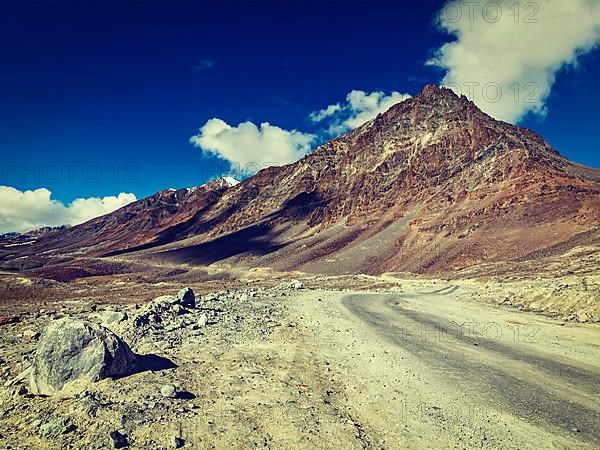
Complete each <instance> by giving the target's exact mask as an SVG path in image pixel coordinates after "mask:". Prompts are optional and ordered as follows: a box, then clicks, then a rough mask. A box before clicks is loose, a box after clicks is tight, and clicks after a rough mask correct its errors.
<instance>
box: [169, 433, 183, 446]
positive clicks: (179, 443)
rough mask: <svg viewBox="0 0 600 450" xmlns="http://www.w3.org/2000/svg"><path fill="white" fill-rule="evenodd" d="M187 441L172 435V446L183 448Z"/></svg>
mask: <svg viewBox="0 0 600 450" xmlns="http://www.w3.org/2000/svg"><path fill="white" fill-rule="evenodd" d="M184 443H185V441H184V440H183V439H181V438H180V437H179V436H171V447H172V448H181V447H183V444H184Z"/></svg>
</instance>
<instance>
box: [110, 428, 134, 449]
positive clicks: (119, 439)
mask: <svg viewBox="0 0 600 450" xmlns="http://www.w3.org/2000/svg"><path fill="white" fill-rule="evenodd" d="M110 438H111V439H112V441H113V447H114V448H123V447H127V446H128V445H129V444H128V442H127V435H126V434H121V433H119V432H118V431H117V430H115V431H111V432H110Z"/></svg>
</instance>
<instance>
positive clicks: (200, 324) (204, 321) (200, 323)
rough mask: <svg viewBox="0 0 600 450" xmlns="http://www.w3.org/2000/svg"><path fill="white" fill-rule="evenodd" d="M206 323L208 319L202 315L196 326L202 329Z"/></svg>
mask: <svg viewBox="0 0 600 450" xmlns="http://www.w3.org/2000/svg"><path fill="white" fill-rule="evenodd" d="M207 323H208V317H206V314H202V315H201V316H200V317H199V318H198V326H199V327H204V326H206V324H207Z"/></svg>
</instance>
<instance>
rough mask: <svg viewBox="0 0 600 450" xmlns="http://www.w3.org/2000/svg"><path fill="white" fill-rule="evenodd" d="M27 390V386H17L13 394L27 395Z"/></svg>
mask: <svg viewBox="0 0 600 450" xmlns="http://www.w3.org/2000/svg"><path fill="white" fill-rule="evenodd" d="M28 392H29V391H28V390H27V388H26V387H25V386H19V387H18V388H17V389H16V391H15V395H17V396H22V395H27V393H28Z"/></svg>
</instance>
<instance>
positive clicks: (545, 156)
mask: <svg viewBox="0 0 600 450" xmlns="http://www.w3.org/2000/svg"><path fill="white" fill-rule="evenodd" d="M219 183H220V184H219ZM223 183H225V184H223ZM599 224H600V170H597V169H592V168H589V167H585V166H582V165H579V164H576V163H573V162H570V161H568V160H567V159H565V158H563V157H562V156H561V155H560V154H559V153H558V152H557V151H555V150H554V149H553V148H552V147H551V146H550V144H548V143H547V142H545V141H544V139H543V138H542V137H540V136H538V135H537V134H535V133H533V132H532V131H530V130H527V129H525V128H521V127H518V126H514V125H510V124H507V123H504V122H500V121H497V120H494V119H493V118H491V117H490V116H488V115H486V114H485V113H483V112H482V111H480V110H479V109H478V108H477V107H476V106H475V105H474V104H473V103H472V102H470V101H469V100H468V99H467V98H466V97H464V96H462V97H458V96H457V95H455V94H454V93H453V92H452V91H450V90H448V89H444V88H438V87H436V86H426V87H425V89H424V90H423V91H422V92H421V93H420V94H419V95H417V96H415V97H414V98H411V99H408V100H406V101H403V102H401V103H398V104H396V105H394V106H393V107H391V108H390V109H389V110H388V111H386V112H385V113H383V114H380V115H378V116H377V117H376V118H375V119H373V120H371V121H369V122H367V123H365V124H364V125H362V126H360V127H358V128H356V129H355V130H353V131H351V132H349V133H347V134H345V135H343V136H340V137H338V138H336V139H334V140H332V141H330V142H328V143H326V144H324V145H322V146H320V147H318V148H317V149H315V151H314V152H313V153H311V154H310V155H308V156H306V157H304V158H303V159H302V160H300V161H297V162H295V163H293V164H289V165H287V166H282V167H270V168H267V169H264V170H262V171H260V172H259V173H257V174H256V175H255V176H253V177H251V178H249V179H247V180H245V181H244V182H242V183H240V184H237V185H233V186H230V183H227V182H226V181H223V180H222V181H220V182H217V185H215V186H212V185H211V186H204V187H200V188H197V189H196V190H181V191H162V192H160V193H158V194H156V195H154V196H152V197H149V198H147V199H144V200H141V201H138V202H135V203H133V204H131V205H128V206H126V207H124V208H121V209H120V210H118V211H116V212H114V213H112V214H108V215H106V216H103V217H100V218H98V219H94V220H92V221H89V222H87V223H85V224H82V225H79V226H75V227H72V228H70V229H68V230H65V231H61V232H60V233H55V234H53V235H52V236H47V237H43V238H40V239H38V240H37V241H36V242H35V243H34V244H32V245H31V246H29V248H28V249H26V250H24V251H25V253H23V252H16V253H14V255H13V256H12V258H14V257H15V255H18V256H17V257H22V256H27V255H31V256H33V254H34V253H33V252H36V254H39V253H40V251H45V252H51V253H54V254H57V253H58V254H65V253H67V252H76V254H89V255H115V254H127V255H128V256H129V257H132V258H155V259H163V260H168V261H174V262H185V263H191V264H210V263H213V262H217V261H223V260H226V261H227V262H229V263H233V264H238V265H245V266H270V267H274V268H277V269H281V270H291V269H298V270H304V271H309V272H326V273H361V272H362V273H382V272H386V271H413V272H437V271H447V270H453V269H460V268H462V267H467V266H471V265H475V264H479V263H484V262H493V261H507V260H514V259H522V258H535V257H539V256H540V255H544V254H550V253H553V252H554V253H556V252H562V251H565V250H567V249H569V248H572V247H574V246H576V245H582V244H586V243H591V242H598V241H599V239H600V238H599V237H600V229H599ZM3 259H4V260H5V261H6V262H8V261H7V260H9V259H11V258H9V257H7V256H6V255H5V256H3Z"/></svg>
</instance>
